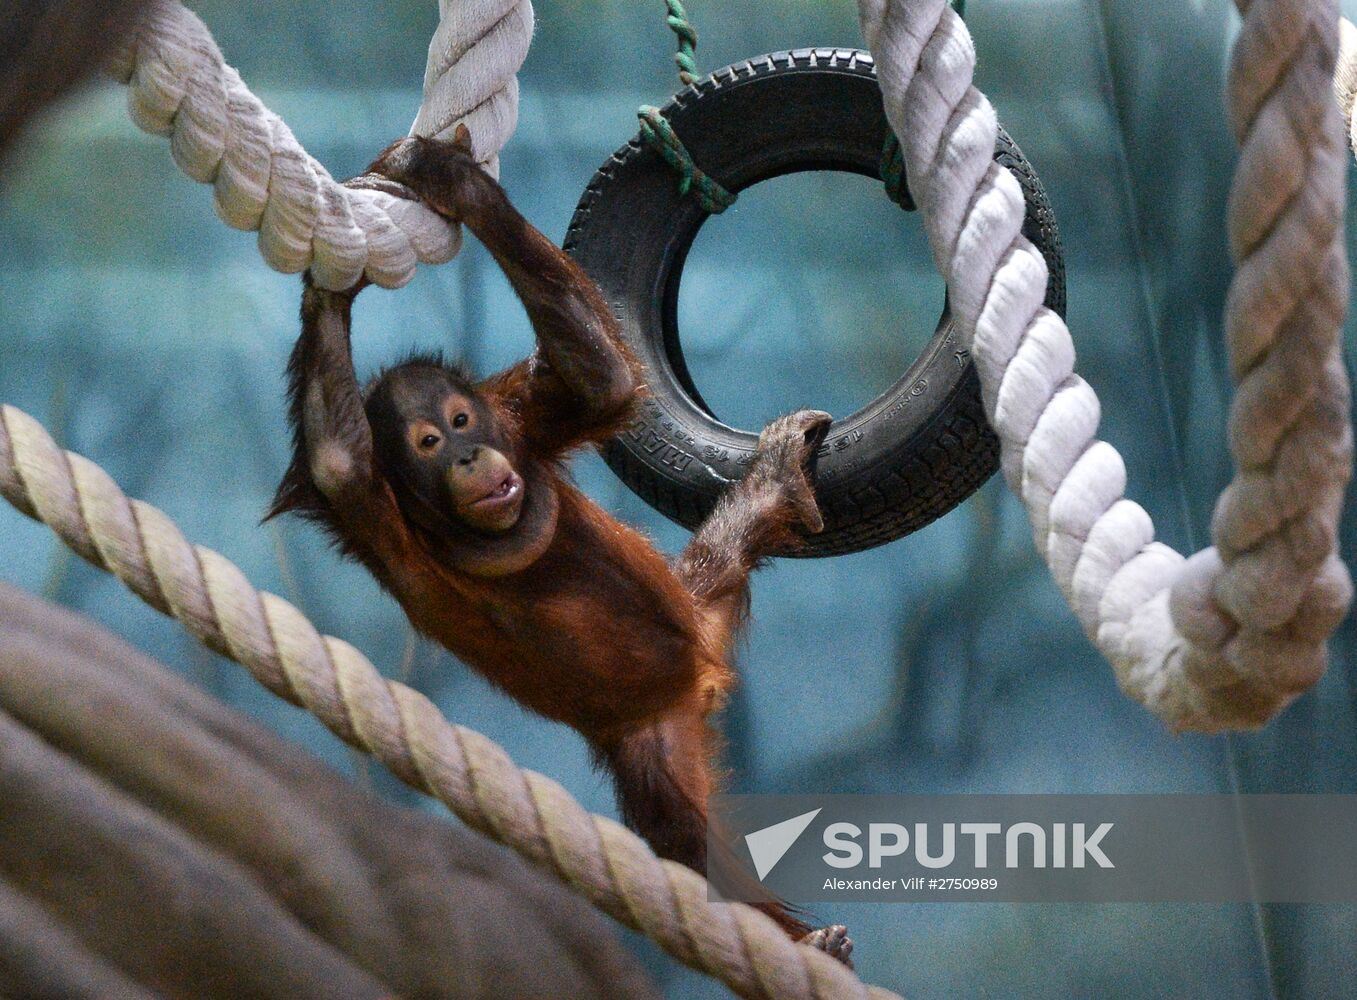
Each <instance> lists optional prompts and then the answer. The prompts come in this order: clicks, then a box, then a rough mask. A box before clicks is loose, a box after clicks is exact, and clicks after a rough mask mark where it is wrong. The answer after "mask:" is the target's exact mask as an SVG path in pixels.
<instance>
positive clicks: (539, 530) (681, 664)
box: [273, 140, 846, 954]
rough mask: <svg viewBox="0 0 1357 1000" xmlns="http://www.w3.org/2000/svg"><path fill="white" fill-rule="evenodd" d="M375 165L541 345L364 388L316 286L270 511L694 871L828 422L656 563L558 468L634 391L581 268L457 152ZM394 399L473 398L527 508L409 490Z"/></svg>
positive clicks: (611, 325) (625, 413)
mask: <svg viewBox="0 0 1357 1000" xmlns="http://www.w3.org/2000/svg"><path fill="white" fill-rule="evenodd" d="M373 169H374V170H375V171H376V172H378V173H381V174H383V175H385V176H387V177H391V178H393V179H398V180H399V181H401V183H403V184H406V185H408V186H409V187H411V188H412V189H414V190H415V191H416V192H418V193H419V195H420V197H421V198H423V199H424V200H425V201H426V202H427V203H428V204H429V205H431V206H432V207H433V208H435V209H436V210H438V211H440V212H443V213H444V214H446V215H448V216H449V217H450V218H455V219H457V220H459V221H462V222H464V223H465V224H466V225H467V226H468V227H469V228H470V229H471V230H472V231H473V232H475V233H476V235H477V236H478V237H479V238H480V239H481V240H482V242H484V243H485V244H486V246H487V247H488V248H489V249H490V251H491V252H492V253H493V254H494V255H495V257H496V260H497V261H498V262H499V263H500V265H501V267H503V269H504V270H505V273H506V274H507V275H508V277H509V278H510V280H511V281H512V282H513V284H514V287H515V291H517V292H518V294H519V296H520V298H521V299H522V300H523V303H524V306H525V307H526V308H527V311H528V314H529V316H530V317H531V319H532V320H533V324H534V327H535V329H536V331H537V335H538V342H539V347H538V351H537V352H535V353H534V355H533V356H532V357H531V358H529V359H527V360H526V361H524V362H521V363H520V364H518V365H516V366H514V367H513V368H511V369H509V370H508V371H506V372H502V373H500V374H498V375H495V376H492V377H490V378H488V379H486V380H484V381H481V382H479V383H472V382H471V381H470V379H469V378H468V376H467V375H466V374H465V373H462V372H459V371H457V370H455V369H452V368H449V367H443V366H441V363H440V362H438V361H436V360H433V359H415V360H413V361H412V362H409V363H407V364H406V365H402V366H397V367H396V368H395V369H392V370H391V371H389V372H387V373H385V374H384V375H383V376H381V378H379V379H378V380H377V382H376V383H375V385H374V386H372V387H370V388H369V389H368V390H367V393H366V396H363V395H360V390H359V389H358V387H357V383H356V381H355V380H354V375H353V368H352V358H351V355H350V351H349V344H348V338H349V315H350V306H351V303H352V299H353V296H354V294H356V292H357V290H358V289H353V290H351V291H349V292H346V293H332V292H324V291H321V290H319V289H316V288H314V287H312V286H311V284H310V283H309V282H308V283H307V286H306V292H305V296H304V300H303V308H302V319H303V332H302V337H301V339H300V340H299V342H298V346H297V350H296V352H295V353H294V356H293V361H292V365H291V374H292V418H293V425H294V433H295V443H296V454H295V457H294V461H293V464H292V467H291V469H290V470H289V471H288V473H287V476H286V477H285V478H284V481H283V483H282V485H281V486H280V488H279V493H278V498H277V500H276V502H275V506H274V511H273V513H278V512H281V511H284V510H293V511H298V512H300V513H302V514H303V515H304V516H308V517H311V518H313V519H315V520H317V521H320V522H321V523H322V524H324V525H325V526H326V527H327V528H328V529H329V530H330V531H331V532H332V534H333V535H334V536H335V538H336V539H337V540H338V541H339V543H340V544H341V546H342V547H343V548H344V550H345V551H346V552H347V553H349V554H350V555H352V556H354V557H356V558H357V559H359V560H361V561H362V562H363V563H364V564H365V565H366V566H367V567H368V568H369V569H370V570H371V571H372V572H373V574H374V575H375V576H376V577H377V578H378V579H379V580H380V581H381V583H382V584H383V586H384V587H385V588H386V589H387V590H388V591H390V592H391V593H392V594H393V595H394V596H395V598H396V599H397V600H398V601H399V602H400V604H401V606H402V607H403V608H404V609H405V611H406V613H407V614H408V615H409V617H410V620H411V622H413V623H414V625H415V626H416V627H417V628H418V629H419V630H420V631H421V632H423V633H424V634H426V635H428V636H430V637H431V638H433V639H435V640H436V641H438V642H439V643H441V644H442V645H443V646H445V647H446V648H447V649H449V650H450V651H452V652H453V653H454V654H456V655H457V656H458V657H460V658H461V659H462V660H464V661H465V662H466V663H468V664H469V665H470V666H472V667H473V668H474V669H476V670H477V671H478V672H480V673H481V674H482V675H484V676H485V677H487V678H488V679H489V680H490V681H492V682H493V683H494V684H496V685H497V686H499V687H500V688H501V689H503V690H504V691H505V692H506V693H508V694H509V695H510V696H511V697H513V698H514V699H515V700H516V701H518V702H520V703H521V704H523V705H525V706H527V707H528V708H530V709H532V710H533V711H535V712H538V713H540V714H541V715H543V716H546V717H547V718H549V719H555V720H557V721H559V722H563V723H565V724H567V725H569V726H572V727H574V728H575V729H577V730H578V731H579V732H580V733H582V734H583V735H584V737H585V738H586V739H587V740H588V741H589V744H590V746H591V747H592V748H593V750H594V752H595V754H596V756H597V759H598V760H599V761H600V762H601V763H602V764H604V765H605V766H607V767H608V768H609V770H611V772H612V773H613V775H614V778H615V781H616V786H617V793H618V801H619V804H620V807H621V810H622V813H623V817H624V818H625V820H626V821H627V822H628V823H629V824H630V825H631V826H632V827H633V828H635V829H636V830H637V831H638V832H639V833H641V834H642V836H644V837H646V839H647V840H648V841H649V842H650V843H651V844H652V846H653V847H654V848H655V850H656V851H657V852H658V853H659V854H660V855H662V856H664V857H668V858H672V859H675V860H678V861H681V862H683V863H685V864H688V865H691V866H693V867H696V868H699V869H700V868H702V867H703V865H704V863H705V862H706V860H707V858H706V830H705V826H706V818H707V816H706V811H707V805H706V801H707V796H708V795H709V794H710V793H711V792H712V791H713V790H714V786H715V784H716V780H715V777H714V770H713V761H714V756H715V745H714V737H713V734H712V732H711V730H710V728H709V726H708V724H707V721H706V719H707V716H708V715H709V714H710V713H711V711H712V710H713V709H714V708H715V707H717V706H718V705H719V704H720V703H721V701H722V697H723V695H724V693H725V692H726V691H727V690H728V689H729V687H730V684H731V683H732V681H733V675H732V672H731V670H730V667H729V659H728V656H729V647H730V643H731V639H732V635H733V633H734V632H735V630H736V628H737V627H738V625H739V624H740V622H741V620H742V618H743V616H744V611H745V606H746V603H747V592H748V591H747V581H748V576H749V573H750V572H751V570H752V569H753V568H754V567H755V566H756V564H757V563H758V562H759V561H760V560H761V559H762V558H763V557H765V556H766V555H768V554H770V553H772V552H774V551H779V550H785V549H787V548H789V547H790V546H792V545H794V544H796V540H797V535H796V532H795V526H798V525H804V526H807V527H809V528H810V529H811V530H815V529H816V528H817V527H818V523H819V522H818V512H817V511H816V509H815V504H814V498H813V495H812V494H811V492H810V487H809V484H808V482H807V479H806V473H805V465H806V462H807V461H808V459H809V456H810V455H811V454H812V453H813V451H814V448H815V446H816V444H818V441H819V437H820V435H821V434H822V433H823V428H824V425H825V423H826V422H827V417H826V416H825V415H824V414H816V413H811V412H809V411H806V412H803V413H801V414H796V415H793V416H792V417H788V418H783V420H781V421H779V422H777V423H776V424H774V425H771V426H770V428H769V430H768V431H766V432H765V434H764V439H763V442H762V445H761V448H760V452H759V454H758V455H757V457H756V458H755V461H754V462H753V463H752V465H751V468H750V472H749V474H748V475H747V476H746V477H745V478H744V479H743V480H742V481H741V482H740V483H738V484H736V485H735V486H734V487H732V488H731V489H730V490H729V491H728V492H727V493H726V495H725V496H724V497H723V498H722V499H721V500H720V502H719V503H718V505H717V508H716V510H715V511H714V512H713V514H712V516H711V518H710V519H709V520H708V522H707V523H706V525H704V526H703V528H702V529H701V530H700V531H699V532H698V533H697V535H696V536H695V538H694V539H693V541H692V543H691V544H690V545H689V547H688V549H687V550H686V551H685V552H684V553H683V555H682V556H681V557H680V558H679V559H678V560H677V561H675V562H674V563H670V562H669V561H668V560H666V559H665V558H664V557H663V556H662V555H660V553H659V552H657V551H656V550H655V548H654V547H653V545H652V544H651V543H650V541H649V540H648V539H647V538H645V537H644V536H642V535H641V534H640V533H638V532H636V531H635V530H633V529H631V528H629V527H627V526H626V525H623V524H621V523H620V522H618V521H617V520H616V519H615V518H613V517H611V516H610V515H609V514H607V513H606V512H605V511H604V510H602V509H601V508H600V507H599V506H598V505H596V504H595V503H593V502H592V501H591V500H589V499H588V498H587V497H585V496H584V495H583V494H582V493H580V492H579V491H578V490H577V489H576V488H575V487H574V486H573V485H572V484H571V482H570V481H569V479H568V478H567V476H566V474H565V472H564V470H563V467H562V465H561V461H562V459H563V457H564V456H565V455H567V454H568V453H569V452H570V451H571V450H572V449H575V448H577V447H579V446H581V445H583V444H587V443H590V442H599V441H603V440H606V439H607V438H609V437H611V436H613V435H614V434H616V433H617V432H618V431H619V430H620V429H621V428H622V427H624V426H625V425H626V423H627V422H628V421H629V420H630V419H631V416H632V410H633V407H634V404H635V402H636V400H637V398H638V397H639V396H640V394H641V393H642V392H643V389H642V382H641V375H642V373H641V371H640V368H639V366H638V365H637V364H636V362H635V360H634V358H633V357H632V355H631V353H630V352H629V351H628V350H627V348H626V347H625V345H624V344H623V342H622V341H621V339H620V337H619V335H618V330H617V324H616V321H615V319H614V318H613V317H612V315H611V313H610V311H609V310H608V308H607V306H606V304H605V303H604V301H603V299H602V296H601V295H600V293H599V292H598V290H597V289H596V288H595V287H594V285H593V283H592V282H590V281H589V279H588V278H587V276H585V275H584V273H583V272H582V271H581V270H580V269H579V268H578V267H577V266H576V265H575V264H574V263H573V262H572V261H571V260H570V259H569V258H568V257H567V256H566V255H565V254H563V253H562V252H561V251H560V250H559V249H557V248H556V247H555V246H554V245H552V244H551V243H550V241H548V240H547V239H546V238H545V237H543V236H542V235H541V234H540V233H538V232H537V231H536V230H535V229H533V228H532V227H531V226H530V225H529V224H528V223H527V222H526V221H525V220H523V218H522V217H521V216H520V215H519V214H518V213H517V212H516V211H515V210H514V208H513V206H512V205H510V203H509V201H508V199H507V198H506V197H505V196H504V193H503V191H502V190H501V189H500V188H499V186H498V185H497V184H495V183H494V182H493V181H492V180H491V179H490V178H489V177H487V176H486V175H485V174H484V173H483V172H481V171H480V170H479V169H478V168H476V167H475V165H474V162H473V161H472V160H471V158H470V157H469V155H467V150H466V149H465V146H464V145H463V146H459V145H452V144H445V143H435V142H431V141H427V140H408V141H405V142H402V143H398V144H396V145H395V146H393V147H392V148H391V149H390V150H388V151H387V153H385V154H384V155H383V157H382V158H380V159H379V160H378V161H377V163H376V164H374V168H373ZM439 379H443V380H444V382H442V383H440V382H439V381H438V380H439ZM444 383H445V387H443V388H439V386H444ZM430 385H433V386H434V388H432V389H430V388H429V386H430ZM421 387H422V388H421ZM421 393H423V394H424V395H421ZM431 393H432V395H430V394H431ZM439 393H442V394H443V395H441V396H440V395H439ZM448 399H452V400H454V402H453V403H449V402H447V400H448ZM381 400H387V402H385V403H380V401H381ZM390 400H395V401H396V403H391V402H390ZM374 401H377V402H374ZM379 403H380V405H379ZM397 404H399V406H401V407H404V408H405V411H402V412H406V411H408V410H409V409H410V408H411V407H419V406H423V407H424V409H423V410H421V413H427V414H428V419H429V420H431V421H434V422H435V423H436V422H437V420H438V419H439V417H438V415H439V414H444V415H446V414H447V413H450V412H451V410H452V409H457V408H460V407H466V408H469V409H468V412H471V411H474V414H475V419H474V422H473V423H469V425H468V426H469V427H473V426H474V428H475V433H474V434H471V435H470V436H463V437H458V440H457V442H455V443H456V444H457V445H458V446H459V447H463V446H464V447H466V448H474V447H480V448H484V449H487V450H494V451H495V452H496V453H497V454H503V455H504V456H507V460H508V461H509V462H511V463H512V465H513V467H514V468H515V469H516V470H517V473H518V474H519V475H520V476H521V477H522V479H523V480H524V482H525V483H526V487H525V496H526V497H527V499H526V500H525V501H524V504H525V506H524V514H523V515H522V519H521V520H520V522H519V523H518V524H516V525H515V526H514V527H512V528H510V529H509V530H508V531H505V532H503V533H502V534H499V535H493V536H492V535H487V534H485V533H483V532H476V531H474V530H471V529H469V528H468V527H467V526H466V525H465V524H460V523H458V522H457V521H456V519H455V518H447V517H444V515H443V514H442V513H440V510H438V509H435V508H437V506H438V502H437V498H436V497H434V496H429V495H419V496H415V495H412V492H411V487H410V486H409V485H408V484H409V483H410V482H412V481H414V480H415V479H416V478H417V476H416V474H417V473H418V474H419V475H424V474H426V473H427V472H428V469H427V467H425V466H419V467H418V468H416V466H417V465H418V463H417V461H415V460H413V459H411V458H410V457H409V456H408V455H406V454H405V453H403V452H400V447H399V446H398V445H395V444H391V443H389V442H391V441H402V440H404V438H403V437H397V436H394V435H392V434H390V433H388V434H387V436H386V437H385V438H383V437H382V434H381V427H382V426H383V424H382V421H383V420H387V421H389V420H390V419H392V418H391V417H390V416H389V412H388V411H389V410H390V409H391V407H393V406H396V405H397ZM365 407H366V410H365ZM383 407H385V408H386V409H383ZM449 407H451V409H449ZM384 414H385V415H384ZM421 419H423V418H421ZM370 421H375V422H370ZM421 426H422V425H421ZM440 426H441V425H440ZM374 428H376V429H377V431H378V433H377V435H376V436H377V439H378V440H377V444H374ZM460 433H461V432H451V431H449V434H460ZM418 434H419V432H416V435H415V436H416V437H418ZM383 440H385V441H388V444H386V445H384V446H383V445H382V444H381V442H382V441H383ZM451 446H452V445H451V444H450V445H449V447H451ZM478 453H479V452H476V451H468V452H466V454H468V455H471V456H473V457H474V455H476V454H478ZM421 470H422V471H421ZM431 481H432V480H431ZM438 482H442V480H438ZM402 484H405V485H402ZM402 491H404V492H402ZM414 492H415V493H418V492H419V489H418V488H415V489H414ZM427 492H428V491H427V490H425V493H427ZM552 498H554V517H553V516H552V514H551V511H550V510H549V509H548V508H549V506H550V502H551V500H552ZM764 908H765V909H766V910H767V911H768V912H769V913H770V914H771V915H773V916H774V917H775V919H777V920H779V921H780V922H781V923H782V924H783V926H784V927H786V928H787V930H788V932H789V933H791V934H792V935H793V936H800V935H801V934H803V933H805V932H806V931H807V930H808V928H807V926H806V925H805V924H803V923H802V922H801V921H800V920H798V919H797V918H796V917H795V916H793V915H792V914H791V913H790V912H788V910H787V909H786V908H785V907H784V906H782V905H781V904H780V903H777V902H776V901H773V900H769V901H768V902H767V903H765V904H764ZM845 954H846V953H845Z"/></svg>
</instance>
